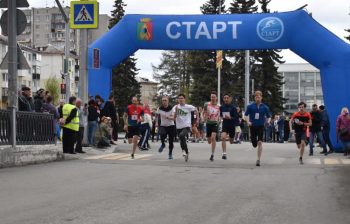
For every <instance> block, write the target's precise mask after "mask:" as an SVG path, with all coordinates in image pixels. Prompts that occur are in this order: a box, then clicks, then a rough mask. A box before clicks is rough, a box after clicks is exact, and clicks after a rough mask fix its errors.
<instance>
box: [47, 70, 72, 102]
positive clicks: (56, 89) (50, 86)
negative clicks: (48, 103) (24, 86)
mask: <svg viewBox="0 0 350 224" xmlns="http://www.w3.org/2000/svg"><path fill="white" fill-rule="evenodd" d="M67 88H68V87H67ZM45 90H47V91H49V93H50V95H51V96H52V98H53V105H57V104H58V100H59V98H60V80H59V79H58V78H56V77H55V76H50V77H49V78H48V79H47V80H46V81H45Z"/></svg>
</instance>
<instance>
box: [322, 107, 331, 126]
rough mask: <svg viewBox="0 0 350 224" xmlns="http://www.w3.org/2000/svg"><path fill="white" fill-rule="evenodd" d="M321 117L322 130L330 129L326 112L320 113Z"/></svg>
mask: <svg viewBox="0 0 350 224" xmlns="http://www.w3.org/2000/svg"><path fill="white" fill-rule="evenodd" d="M321 116H322V121H321V126H322V127H323V128H330V122H329V115H328V112H327V110H323V111H321Z"/></svg>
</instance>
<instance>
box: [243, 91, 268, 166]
mask: <svg viewBox="0 0 350 224" xmlns="http://www.w3.org/2000/svg"><path fill="white" fill-rule="evenodd" d="M254 98H255V103H252V104H250V105H248V106H247V109H246V112H245V114H244V116H245V121H246V122H247V124H248V125H249V128H250V137H251V141H252V144H253V147H254V148H256V147H257V146H258V159H257V161H256V166H260V158H261V153H262V141H263V135H264V124H265V123H270V119H271V115H270V109H269V107H268V106H267V105H265V104H263V103H262V92H261V91H255V93H254Z"/></svg>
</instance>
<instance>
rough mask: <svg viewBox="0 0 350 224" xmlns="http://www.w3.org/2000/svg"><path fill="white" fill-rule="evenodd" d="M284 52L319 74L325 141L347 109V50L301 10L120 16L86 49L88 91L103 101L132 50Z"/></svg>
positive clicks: (349, 88) (349, 51) (349, 68)
mask: <svg viewBox="0 0 350 224" xmlns="http://www.w3.org/2000/svg"><path fill="white" fill-rule="evenodd" d="M288 48H289V49H290V50H292V51H293V52H294V53H296V54H297V55H299V56H300V57H302V58H303V59H305V60H306V61H308V62H309V63H310V64H312V65H314V66H315V67H317V68H318V69H319V70H320V72H321V82H322V88H323V94H324V101H325V105H326V108H327V109H328V112H329V115H330V118H331V127H332V128H331V139H332V142H333V144H335V145H336V147H337V148H339V144H338V143H337V141H336V134H335V120H336V117H337V115H338V114H339V113H340V110H341V108H342V107H344V106H348V107H349V106H350V81H349V75H350V63H349V62H350V45H349V44H347V43H346V42H344V41H343V40H341V39H340V38H339V37H337V36H336V35H334V34H333V33H331V32H330V31H329V30H327V29H326V28H324V27H323V26H322V25H320V24H319V23H318V22H316V21H315V20H314V19H313V18H312V17H311V16H310V15H309V14H308V13H306V12H305V11H303V10H297V11H292V12H283V13H268V14H264V13H261V14H233V15H126V16H125V17H124V18H123V19H122V20H121V21H120V22H119V23H118V24H117V25H116V26H114V27H113V28H112V29H111V30H110V31H109V32H108V33H106V34H105V35H104V36H102V37H101V38H99V39H98V40H96V41H95V42H94V43H93V44H91V45H90V46H89V51H88V76H89V77H88V82H89V85H88V91H89V95H96V94H100V95H101V96H102V97H103V98H105V99H106V98H107V97H108V95H109V93H110V91H111V83H112V82H111V73H112V68H113V67H115V66H116V65H118V64H119V63H121V62H122V61H123V60H124V59H125V58H127V57H128V56H130V55H131V54H133V53H134V52H136V51H137V50H138V49H164V50H217V49H222V50H259V49H288Z"/></svg>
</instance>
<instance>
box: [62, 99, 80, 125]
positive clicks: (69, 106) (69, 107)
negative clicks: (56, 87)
mask: <svg viewBox="0 0 350 224" xmlns="http://www.w3.org/2000/svg"><path fill="white" fill-rule="evenodd" d="M74 108H76V107H75V106H74V105H72V104H69V103H67V104H65V105H64V106H63V108H62V113H63V118H64V120H66V119H67V117H68V116H69V115H70V113H71V112H72V110H73V109H74ZM63 127H65V128H69V129H72V130H73V131H79V112H78V111H77V114H76V115H75V117H74V118H73V119H72V120H71V122H69V123H68V124H65V125H63Z"/></svg>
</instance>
